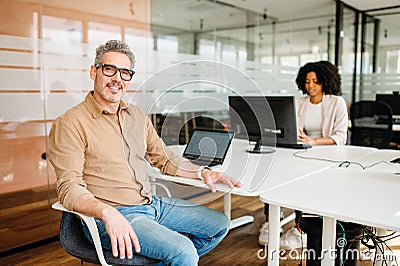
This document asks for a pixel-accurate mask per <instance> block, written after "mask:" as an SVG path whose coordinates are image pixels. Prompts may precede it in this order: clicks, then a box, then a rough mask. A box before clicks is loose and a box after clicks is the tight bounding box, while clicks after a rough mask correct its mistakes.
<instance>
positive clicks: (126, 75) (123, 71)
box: [95, 64, 135, 81]
mask: <svg viewBox="0 0 400 266" xmlns="http://www.w3.org/2000/svg"><path fill="white" fill-rule="evenodd" d="M95 67H96V69H97V68H99V67H101V72H102V73H103V75H104V76H106V77H112V76H114V75H115V74H116V73H117V72H118V71H119V75H120V76H121V79H123V80H125V81H130V80H131V79H132V77H133V74H135V71H133V70H131V69H127V68H119V67H117V66H114V65H110V64H96V65H95Z"/></svg>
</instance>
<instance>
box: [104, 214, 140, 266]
mask: <svg viewBox="0 0 400 266" xmlns="http://www.w3.org/2000/svg"><path fill="white" fill-rule="evenodd" d="M102 220H103V221H104V224H105V226H106V230H107V233H108V235H109V236H110V239H111V248H112V253H113V255H114V257H117V256H118V254H119V257H120V258H121V259H124V258H125V253H126V256H127V257H128V259H131V258H132V257H133V252H132V243H133V246H134V248H135V250H136V252H140V245H139V240H138V238H137V236H136V234H135V232H134V231H133V228H132V226H131V224H130V223H129V222H128V220H126V219H125V217H123V216H122V215H121V214H120V213H119V212H118V210H117V209H115V208H113V207H109V208H106V209H104V210H103V212H102Z"/></svg>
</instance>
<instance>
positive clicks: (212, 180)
mask: <svg viewBox="0 0 400 266" xmlns="http://www.w3.org/2000/svg"><path fill="white" fill-rule="evenodd" d="M201 176H202V177H203V179H204V182H205V183H206V184H207V185H208V186H209V187H210V189H211V191H212V192H216V191H217V190H216V189H215V185H214V184H216V183H224V184H227V185H228V186H229V187H230V188H234V187H239V188H240V187H243V185H242V184H241V183H240V182H239V181H236V180H235V179H234V178H232V177H230V176H228V175H226V174H224V173H222V172H217V171H213V170H211V169H207V168H204V169H203V170H202V171H201Z"/></svg>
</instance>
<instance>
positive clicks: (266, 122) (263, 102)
mask: <svg viewBox="0 0 400 266" xmlns="http://www.w3.org/2000/svg"><path fill="white" fill-rule="evenodd" d="M229 107H230V120H231V130H233V131H235V133H236V136H237V137H238V138H244V139H248V140H249V141H256V145H255V147H254V149H253V151H252V152H262V151H263V149H262V147H261V145H263V146H269V147H274V146H278V147H287V148H308V147H307V145H305V144H303V143H298V142H297V140H298V136H297V123H296V106H295V97H294V96H243V97H242V96H229ZM264 150H266V151H273V149H271V148H269V149H268V148H267V149H264Z"/></svg>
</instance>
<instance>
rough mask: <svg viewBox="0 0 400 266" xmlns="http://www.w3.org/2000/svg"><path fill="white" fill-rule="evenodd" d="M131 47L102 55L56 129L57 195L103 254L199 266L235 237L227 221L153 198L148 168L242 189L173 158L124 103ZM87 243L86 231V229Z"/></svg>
mask: <svg viewBox="0 0 400 266" xmlns="http://www.w3.org/2000/svg"><path fill="white" fill-rule="evenodd" d="M134 65H135V57H134V55H133V53H132V52H131V50H130V48H129V46H128V45H127V44H126V43H123V42H121V41H116V40H111V41H108V42H107V43H106V44H105V45H100V46H99V47H98V48H97V49H96V58H95V62H94V65H93V66H91V68H90V78H91V79H92V80H93V81H94V89H93V91H90V92H89V93H88V94H87V96H86V98H85V100H84V101H83V102H82V103H80V104H78V105H77V106H75V107H73V108H72V109H70V110H68V111H67V112H66V113H65V114H63V115H61V116H60V117H58V118H57V119H56V121H55V122H54V124H53V126H52V129H51V131H50V135H49V148H48V153H49V160H50V162H51V163H52V165H53V166H54V169H55V172H56V175H57V195H58V197H59V199H60V201H61V203H62V204H63V205H64V206H65V207H66V208H67V209H69V210H74V211H78V212H81V213H83V214H86V215H89V216H93V217H95V219H96V223H97V227H98V230H99V233H100V237H101V242H102V246H103V247H104V248H107V249H110V250H112V253H113V255H114V256H116V257H117V256H119V257H120V258H125V257H127V258H132V256H133V254H134V253H140V254H142V255H144V256H147V257H151V258H155V259H159V260H160V261H162V264H167V265H197V263H198V259H199V256H201V255H202V254H205V253H207V252H208V251H210V250H212V249H213V248H214V247H215V246H217V245H218V243H219V242H220V241H221V240H222V239H223V238H224V236H225V235H226V234H227V232H228V229H229V220H228V218H227V217H226V216H225V215H224V214H222V213H220V212H217V211H214V210H212V209H209V208H206V207H204V206H201V205H197V204H193V203H190V202H188V201H185V200H182V199H175V198H168V197H157V196H155V195H152V193H151V189H150V188H151V187H150V182H149V179H148V176H147V174H146V161H148V162H150V164H152V165H153V166H155V167H157V168H159V169H160V170H161V172H162V173H165V174H169V175H177V176H182V177H186V178H193V179H203V180H204V182H205V183H206V184H208V186H209V187H210V189H211V190H212V191H213V192H215V186H214V184H215V183H225V184H227V185H228V186H230V187H231V188H233V187H235V186H236V187H241V186H242V185H241V184H240V183H239V182H236V181H235V180H234V179H233V178H231V177H230V176H227V175H225V174H223V173H221V172H216V171H212V170H210V169H207V168H199V167H198V166H196V165H194V164H192V163H190V162H189V161H188V160H186V159H183V158H182V157H181V156H179V155H177V154H174V153H173V152H172V151H170V150H169V149H168V148H167V147H166V146H165V144H164V143H163V141H162V140H161V138H160V137H159V136H158V135H157V133H156V131H155V129H154V127H153V125H152V124H151V122H150V120H149V118H148V117H147V115H146V114H145V113H143V112H142V111H141V110H140V109H139V108H138V107H137V106H133V105H130V104H127V103H126V102H124V101H123V100H122V97H123V96H124V94H125V93H126V90H127V88H128V86H129V83H130V81H131V80H132V77H133V75H134V73H135V71H134V70H133V67H134ZM83 230H84V232H85V235H86V236H87V238H88V239H89V240H90V241H92V240H91V237H90V234H89V232H88V228H87V227H86V225H83Z"/></svg>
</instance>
